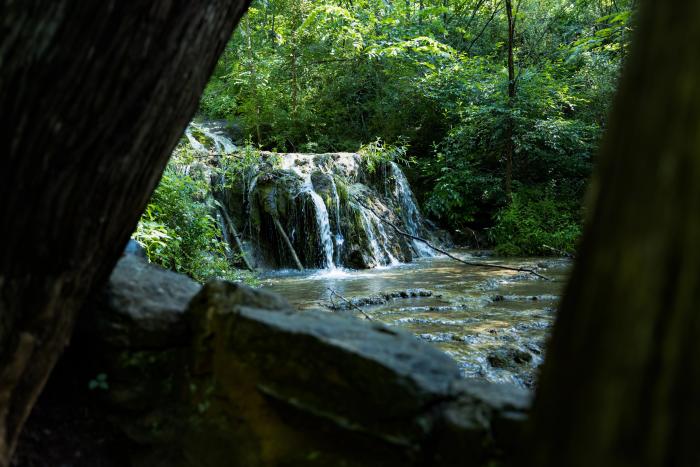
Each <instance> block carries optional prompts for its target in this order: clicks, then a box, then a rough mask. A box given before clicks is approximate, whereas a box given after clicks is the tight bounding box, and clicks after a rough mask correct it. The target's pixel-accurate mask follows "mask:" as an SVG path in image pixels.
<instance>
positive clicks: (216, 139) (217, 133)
mask: <svg viewBox="0 0 700 467" xmlns="http://www.w3.org/2000/svg"><path fill="white" fill-rule="evenodd" d="M193 131H197V132H199V133H201V134H203V135H204V136H205V137H206V138H207V140H209V141H211V143H212V144H211V146H212V147H209V148H208V147H207V146H206V145H205V144H203V143H202V142H200V141H199V140H198V139H197V138H196V137H195V136H194V134H193ZM185 136H186V137H187V141H189V143H190V146H192V149H194V150H195V151H196V152H202V153H209V152H210V151H211V152H214V153H218V154H231V153H233V152H236V150H237V149H238V147H237V146H236V145H235V144H233V141H231V139H230V138H229V136H228V135H227V134H226V133H225V132H224V131H223V130H222V128H221V126H220V125H216V124H214V123H195V122H190V124H189V125H188V126H187V129H186V130H185Z"/></svg>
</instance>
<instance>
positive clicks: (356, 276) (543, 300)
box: [263, 251, 571, 387]
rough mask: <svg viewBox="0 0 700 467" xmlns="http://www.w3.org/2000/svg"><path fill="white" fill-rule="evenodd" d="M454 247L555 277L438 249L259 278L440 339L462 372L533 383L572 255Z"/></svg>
mask: <svg viewBox="0 0 700 467" xmlns="http://www.w3.org/2000/svg"><path fill="white" fill-rule="evenodd" d="M453 254H455V255H456V256H459V257H462V258H463V259H465V260H469V261H478V262H485V263H489V264H499V265H508V266H515V267H527V268H536V269H537V271H538V272H539V273H541V274H543V275H545V276H547V277H549V278H551V279H552V281H545V280H542V279H538V278H537V277H536V276H534V275H532V274H528V273H522V272H516V271H508V270H499V269H491V268H482V267H474V266H466V265H463V264H461V263H458V262H456V261H454V260H452V259H449V258H447V257H444V256H438V257H433V258H421V259H418V260H416V261H415V262H413V263H408V264H400V265H397V266H391V267H385V268H378V269H371V270H363V271H350V270H342V269H337V270H319V271H306V272H304V273H300V272H298V271H275V272H271V273H268V274H267V275H265V276H264V277H263V284H264V288H265V289H267V290H271V291H274V292H277V293H279V294H281V295H283V296H284V297H286V298H287V300H288V301H289V302H290V303H291V304H292V305H293V306H295V307H296V308H297V309H299V310H308V309H318V310H325V311H330V308H331V307H333V306H335V307H338V308H341V309H338V310H336V311H334V312H336V313H353V314H356V315H357V316H358V317H361V318H362V317H363V316H362V314H360V312H359V311H358V310H357V309H356V308H354V307H350V306H348V304H347V303H346V302H345V301H344V300H343V299H342V298H339V296H342V297H343V298H344V299H347V300H348V301H353V302H356V303H358V304H362V305H361V309H362V310H363V311H364V312H365V313H366V314H367V315H368V316H370V317H371V318H372V319H373V320H377V321H381V322H383V323H385V324H387V325H389V326H397V327H400V328H403V329H406V330H408V331H410V332H412V333H414V334H415V335H416V336H418V337H419V338H421V339H423V340H426V341H429V342H431V343H433V344H434V345H436V346H438V347H439V348H440V349H442V350H443V351H444V352H445V353H447V354H448V355H450V356H451V357H452V358H454V359H455V360H456V361H457V362H458V363H459V365H460V368H461V369H462V373H463V375H464V376H465V377H483V378H486V379H488V380H490V381H494V382H512V383H515V384H518V385H520V386H524V387H531V386H533V384H534V381H535V378H536V371H537V367H538V366H539V365H540V364H541V362H542V359H543V350H544V344H545V341H546V339H547V336H548V332H549V330H550V328H551V325H552V323H553V319H554V314H555V309H556V307H557V303H558V301H559V297H560V295H561V293H562V290H563V287H564V285H565V281H566V279H567V274H568V271H569V268H570V265H571V262H570V261H569V260H565V259H552V258H520V259H513V258H508V259H499V258H494V257H489V258H476V257H473V256H472V255H471V254H470V253H469V252H467V251H456V252H453ZM415 289H421V291H420V293H416V290H415ZM331 290H332V291H334V292H335V293H333V292H331ZM411 290H413V291H414V293H413V294H411V293H410V291H411ZM407 291H409V292H408V293H407ZM391 292H398V293H397V294H393V295H398V297H397V298H389V299H388V300H386V297H382V294H384V295H386V294H387V293H391ZM401 292H403V293H401ZM428 294H431V295H430V296H413V297H411V296H410V295H428ZM400 295H404V297H401V296H400ZM366 302H376V303H374V304H366ZM379 302H383V303H379ZM342 308H344V309H342Z"/></svg>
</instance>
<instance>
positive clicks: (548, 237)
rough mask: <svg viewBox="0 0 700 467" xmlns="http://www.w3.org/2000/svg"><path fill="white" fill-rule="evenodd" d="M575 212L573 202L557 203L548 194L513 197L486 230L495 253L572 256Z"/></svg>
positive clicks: (530, 192) (576, 232)
mask: <svg viewBox="0 0 700 467" xmlns="http://www.w3.org/2000/svg"><path fill="white" fill-rule="evenodd" d="M543 192H544V195H543V194H542V193H543ZM579 210H580V208H578V204H577V203H576V202H572V201H570V200H569V201H561V200H558V199H556V197H555V196H554V195H553V194H552V192H551V191H550V190H546V189H545V190H542V191H539V190H534V189H530V190H521V191H519V192H516V193H513V199H512V202H511V203H510V204H509V205H508V206H506V207H504V208H502V209H501V210H500V211H499V212H498V213H497V214H496V216H495V225H494V226H493V227H492V228H491V229H490V230H489V233H490V236H491V240H492V241H493V243H494V244H495V246H496V253H497V254H499V255H503V256H527V255H552V254H556V253H555V252H553V251H552V250H551V249H550V248H553V249H555V250H560V251H562V252H567V253H574V251H575V249H576V243H577V241H578V238H579V236H580V235H581V222H580V213H579ZM547 247H549V248H547Z"/></svg>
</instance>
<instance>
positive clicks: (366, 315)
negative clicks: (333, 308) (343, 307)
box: [327, 287, 372, 321]
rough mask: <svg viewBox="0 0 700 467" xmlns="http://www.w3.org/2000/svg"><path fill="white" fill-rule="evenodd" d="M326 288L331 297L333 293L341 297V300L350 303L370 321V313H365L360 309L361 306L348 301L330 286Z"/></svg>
mask: <svg viewBox="0 0 700 467" xmlns="http://www.w3.org/2000/svg"><path fill="white" fill-rule="evenodd" d="M327 290H328V291H329V292H330V293H331V297H332V296H333V295H335V296H336V297H338V298H339V299H341V300H342V301H344V302H345V303H347V304H348V305H350V306H351V307H353V308H354V309H356V310H357V311H359V312H360V313H362V316H364V317H365V318H367V319H368V320H370V321H372V317H371V316H370V315H368V314H367V313H365V312H364V311H363V310H362V308H360V307H359V306H357V305H355V304H354V303H352V302H350V301H348V300H347V299H346V298H345V297H343V296H342V295H340V294H339V293H338V292H336V291H335V290H333V289H331V288H330V287H327Z"/></svg>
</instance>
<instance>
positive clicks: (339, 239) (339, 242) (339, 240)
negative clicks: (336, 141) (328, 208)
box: [330, 175, 345, 264]
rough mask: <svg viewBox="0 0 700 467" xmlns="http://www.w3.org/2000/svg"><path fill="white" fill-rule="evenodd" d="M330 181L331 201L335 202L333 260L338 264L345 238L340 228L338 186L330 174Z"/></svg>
mask: <svg viewBox="0 0 700 467" xmlns="http://www.w3.org/2000/svg"><path fill="white" fill-rule="evenodd" d="M330 181H331V188H332V191H331V194H332V195H333V202H334V204H335V226H336V227H335V228H336V233H335V237H334V240H335V262H336V264H340V255H341V254H342V249H343V243H345V238H344V237H343V233H342V232H341V229H340V225H341V224H340V196H339V195H338V186H337V185H336V184H335V179H334V178H333V176H332V175H331V176H330Z"/></svg>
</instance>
